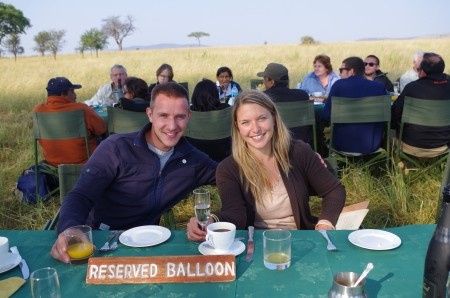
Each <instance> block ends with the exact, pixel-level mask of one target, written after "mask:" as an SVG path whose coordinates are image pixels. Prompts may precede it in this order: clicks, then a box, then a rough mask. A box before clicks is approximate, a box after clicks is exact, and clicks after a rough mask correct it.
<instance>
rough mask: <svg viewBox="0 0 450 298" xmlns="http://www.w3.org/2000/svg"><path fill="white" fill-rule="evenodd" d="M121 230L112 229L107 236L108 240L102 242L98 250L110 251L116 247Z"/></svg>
mask: <svg viewBox="0 0 450 298" xmlns="http://www.w3.org/2000/svg"><path fill="white" fill-rule="evenodd" d="M121 233H122V231H112V232H111V234H110V235H109V237H108V241H106V242H105V244H103V246H102V247H100V249H99V251H103V252H105V251H111V250H115V249H117V247H118V245H117V238H119V236H120V234H121Z"/></svg>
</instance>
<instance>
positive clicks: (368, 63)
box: [364, 55, 394, 92]
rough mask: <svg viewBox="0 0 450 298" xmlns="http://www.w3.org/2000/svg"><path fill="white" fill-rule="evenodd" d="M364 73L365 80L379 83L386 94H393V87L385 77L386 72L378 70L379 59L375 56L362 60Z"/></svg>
mask: <svg viewBox="0 0 450 298" xmlns="http://www.w3.org/2000/svg"><path fill="white" fill-rule="evenodd" d="M364 67H365V68H364V73H365V76H366V79H368V80H371V81H376V82H380V83H381V84H383V86H384V88H385V89H386V90H387V91H388V92H394V85H392V82H391V80H389V78H388V77H387V72H382V71H381V69H380V59H378V57H377V56H375V55H369V56H367V57H366V59H364Z"/></svg>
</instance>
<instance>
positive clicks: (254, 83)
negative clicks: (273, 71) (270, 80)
mask: <svg viewBox="0 0 450 298" xmlns="http://www.w3.org/2000/svg"><path fill="white" fill-rule="evenodd" d="M263 82H264V81H263V80H262V79H252V80H250V89H253V90H260V88H261V85H263Z"/></svg>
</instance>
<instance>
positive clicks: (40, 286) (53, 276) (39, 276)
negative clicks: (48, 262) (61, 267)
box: [30, 267, 61, 298]
mask: <svg viewBox="0 0 450 298" xmlns="http://www.w3.org/2000/svg"><path fill="white" fill-rule="evenodd" d="M30 285H31V295H32V296H33V298H44V297H45V298H48V297H50V298H61V290H60V288H59V279H58V273H57V272H56V269H55V268H51V267H46V268H41V269H38V270H36V271H33V273H31V277H30Z"/></svg>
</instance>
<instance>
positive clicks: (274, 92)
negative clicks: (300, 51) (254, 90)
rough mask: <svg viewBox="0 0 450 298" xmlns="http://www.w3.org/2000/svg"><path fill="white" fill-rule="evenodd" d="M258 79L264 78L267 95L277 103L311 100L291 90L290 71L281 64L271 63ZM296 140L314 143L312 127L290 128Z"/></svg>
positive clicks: (298, 91) (300, 91) (299, 92)
mask: <svg viewBox="0 0 450 298" xmlns="http://www.w3.org/2000/svg"><path fill="white" fill-rule="evenodd" d="M257 76H258V77H262V78H263V84H264V87H265V88H266V91H264V93H266V94H267V95H269V96H270V98H271V99H272V100H273V101H275V102H287V101H298V100H309V96H308V94H307V93H306V92H305V91H303V90H299V89H289V73H288V69H287V68H286V67H285V66H284V65H282V64H279V63H269V64H268V65H267V67H266V69H265V70H264V71H262V72H258V74H257ZM290 130H291V132H292V134H293V137H294V139H296V140H302V141H304V142H307V143H309V144H312V143H313V138H312V133H311V128H310V127H294V128H290Z"/></svg>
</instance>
